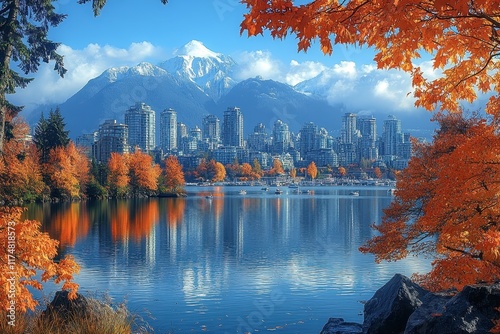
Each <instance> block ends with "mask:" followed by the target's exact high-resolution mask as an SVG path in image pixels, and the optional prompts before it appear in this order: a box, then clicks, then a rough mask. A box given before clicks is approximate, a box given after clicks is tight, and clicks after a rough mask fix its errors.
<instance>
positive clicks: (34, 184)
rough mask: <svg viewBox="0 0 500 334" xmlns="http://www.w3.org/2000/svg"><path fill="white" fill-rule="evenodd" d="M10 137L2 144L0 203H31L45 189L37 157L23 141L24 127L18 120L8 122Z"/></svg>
mask: <svg viewBox="0 0 500 334" xmlns="http://www.w3.org/2000/svg"><path fill="white" fill-rule="evenodd" d="M11 124H13V126H14V128H13V136H14V138H12V139H11V140H9V141H7V142H5V145H4V152H3V155H2V157H1V158H0V199H2V200H4V201H5V202H7V203H9V202H15V201H16V200H19V199H27V200H35V199H37V198H39V197H41V195H42V192H43V191H44V189H45V184H44V183H43V180H42V173H41V171H40V165H39V164H38V153H37V151H36V148H35V146H34V145H33V144H31V143H29V142H27V141H25V140H24V139H25V138H26V135H28V134H29V127H28V125H27V124H26V123H25V122H24V121H21V120H19V119H15V120H13V121H11Z"/></svg>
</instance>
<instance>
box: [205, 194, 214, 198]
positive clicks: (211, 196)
mask: <svg viewBox="0 0 500 334" xmlns="http://www.w3.org/2000/svg"><path fill="white" fill-rule="evenodd" d="M205 198H206V199H212V198H214V196H213V195H212V194H210V195H207V196H205Z"/></svg>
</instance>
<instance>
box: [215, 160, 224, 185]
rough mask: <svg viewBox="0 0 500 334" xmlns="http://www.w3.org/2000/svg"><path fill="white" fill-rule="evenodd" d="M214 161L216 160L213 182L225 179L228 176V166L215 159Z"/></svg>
mask: <svg viewBox="0 0 500 334" xmlns="http://www.w3.org/2000/svg"><path fill="white" fill-rule="evenodd" d="M212 161H213V162H214V164H213V171H214V174H213V176H212V182H221V181H224V179H225V178H226V168H225V167H224V165H223V164H221V163H220V162H215V160H212Z"/></svg>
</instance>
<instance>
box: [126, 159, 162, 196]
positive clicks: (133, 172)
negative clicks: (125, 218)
mask: <svg viewBox="0 0 500 334" xmlns="http://www.w3.org/2000/svg"><path fill="white" fill-rule="evenodd" d="M128 166H129V178H130V181H129V184H130V190H131V192H132V194H133V195H135V196H150V195H151V194H152V193H154V192H155V191H156V190H157V189H158V177H159V176H160V174H161V168H160V167H159V166H158V165H157V164H154V163H153V158H152V157H151V156H150V155H149V154H146V153H143V152H141V151H140V150H136V151H135V152H134V153H132V154H130V155H129V157H128Z"/></svg>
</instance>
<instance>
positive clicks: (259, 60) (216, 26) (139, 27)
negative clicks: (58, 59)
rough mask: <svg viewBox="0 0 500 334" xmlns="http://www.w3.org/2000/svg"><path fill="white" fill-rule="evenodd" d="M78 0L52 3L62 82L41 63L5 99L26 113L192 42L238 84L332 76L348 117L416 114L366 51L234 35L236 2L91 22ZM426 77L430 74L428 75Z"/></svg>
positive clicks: (204, 2)
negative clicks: (227, 61) (327, 51)
mask: <svg viewBox="0 0 500 334" xmlns="http://www.w3.org/2000/svg"><path fill="white" fill-rule="evenodd" d="M76 2H77V0H61V1H58V2H55V6H56V9H57V11H58V12H60V13H65V14H67V15H68V17H67V19H66V20H65V21H64V22H63V23H62V24H61V25H60V26H59V27H56V28H52V29H51V31H50V35H49V37H50V38H51V39H52V40H54V41H57V42H60V43H61V46H60V48H59V52H60V53H61V54H63V55H64V57H65V58H64V59H65V66H66V67H67V69H68V73H67V75H66V76H65V78H64V79H61V78H59V77H58V76H57V74H56V73H55V72H54V71H53V64H49V65H47V66H42V67H41V68H40V69H39V71H38V72H37V73H36V74H35V75H34V77H35V80H34V81H33V82H32V83H31V84H30V85H29V86H28V88H27V89H23V90H18V92H17V93H16V94H15V95H14V96H11V97H10V99H11V101H12V102H13V103H16V104H21V105H25V106H26V110H27V112H29V111H30V110H32V109H34V108H35V107H36V106H37V105H40V104H48V103H50V104H57V103H62V102H64V101H65V100H66V99H67V98H69V97H71V96H72V95H73V94H74V93H76V92H77V91H78V90H79V89H81V88H82V87H83V86H84V85H85V84H86V83H87V82H88V81H89V80H90V79H92V78H94V77H97V76H99V75H100V74H101V73H102V72H103V71H105V70H106V69H107V68H110V67H117V66H125V65H126V66H133V65H136V64H138V63H139V62H142V61H148V62H151V63H153V64H157V63H160V62H162V61H164V60H166V59H169V58H171V57H173V55H174V54H175V50H176V49H178V48H181V47H182V46H183V45H184V44H186V43H188V42H189V41H191V40H198V41H201V42H202V43H203V44H204V45H205V46H206V47H207V48H209V49H210V50H213V51H215V52H218V53H222V54H225V55H229V56H231V57H233V59H235V61H236V62H237V63H239V64H240V65H241V66H240V67H241V68H242V71H241V73H240V77H239V78H237V79H246V78H248V77H255V76H256V75H260V76H262V77H264V78H265V79H273V80H277V81H281V82H285V83H288V84H290V85H295V84H297V83H299V82H301V81H303V80H306V79H311V78H313V77H315V76H317V75H319V74H320V73H322V72H323V73H324V74H325V73H326V75H324V77H325V78H329V80H331V79H332V78H333V79H334V85H332V86H331V87H329V86H327V87H323V89H324V90H325V91H326V92H328V91H332V93H331V94H330V95H329V96H328V97H329V100H330V101H331V102H332V103H338V102H339V101H340V102H344V101H350V102H346V110H348V111H350V112H360V111H365V112H370V110H371V108H372V107H373V106H375V105H377V106H379V108H385V109H386V110H387V112H388V113H398V112H405V113H408V112H410V113H413V112H416V110H415V108H414V107H413V99H412V97H411V96H408V95H407V93H408V92H409V91H410V90H411V85H410V80H409V77H408V75H406V74H404V73H400V72H396V71H381V70H377V69H376V66H375V64H374V63H373V60H372V59H373V55H374V52H373V51H372V50H367V49H360V48H355V47H345V46H336V47H335V50H334V53H333V55H332V56H326V55H323V54H322V53H321V51H320V50H319V46H318V44H313V46H312V48H311V49H310V50H309V51H308V52H307V53H305V52H301V53H298V52H297V43H296V39H295V38H294V36H289V37H288V38H287V39H285V40H274V39H272V38H271V37H270V36H269V34H267V35H265V36H257V37H250V38H249V37H247V35H246V34H245V33H244V34H243V35H240V27H239V25H240V23H241V21H242V19H243V14H244V13H245V12H246V8H245V7H244V6H243V5H242V4H241V3H239V1H238V0H190V1H188V0H183V1H181V0H170V1H169V3H168V4H167V5H163V4H162V3H161V2H160V0H143V1H138V0H108V1H107V2H108V3H107V4H106V6H105V7H104V9H103V11H102V13H101V14H100V15H99V16H97V17H94V16H93V13H92V10H91V6H90V3H87V4H85V5H78V4H77V3H76ZM426 68H427V69H430V66H427V67H425V66H424V71H425V69H426ZM429 75H430V76H432V75H434V73H433V71H432V70H429ZM367 78H368V79H369V80H367ZM333 88H335V89H333ZM360 96H361V97H363V98H361V99H360ZM419 113H420V112H419Z"/></svg>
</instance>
